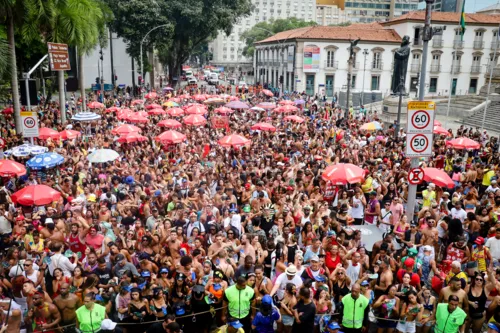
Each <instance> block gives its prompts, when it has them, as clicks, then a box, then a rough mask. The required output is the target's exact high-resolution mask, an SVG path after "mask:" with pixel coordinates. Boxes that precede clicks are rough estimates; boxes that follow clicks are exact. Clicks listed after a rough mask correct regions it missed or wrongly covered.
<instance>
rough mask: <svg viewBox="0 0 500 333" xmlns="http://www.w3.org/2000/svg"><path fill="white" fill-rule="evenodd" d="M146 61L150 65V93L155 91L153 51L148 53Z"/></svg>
mask: <svg viewBox="0 0 500 333" xmlns="http://www.w3.org/2000/svg"><path fill="white" fill-rule="evenodd" d="M148 61H149V64H150V65H151V72H149V85H150V86H151V88H150V89H151V91H153V90H154V89H155V55H154V50H153V51H151V52H148Z"/></svg>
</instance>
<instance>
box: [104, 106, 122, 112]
mask: <svg viewBox="0 0 500 333" xmlns="http://www.w3.org/2000/svg"><path fill="white" fill-rule="evenodd" d="M117 111H120V108H117V107H116V106H112V107H110V108H107V109H106V112H117Z"/></svg>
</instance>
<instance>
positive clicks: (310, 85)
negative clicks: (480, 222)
mask: <svg viewBox="0 0 500 333" xmlns="http://www.w3.org/2000/svg"><path fill="white" fill-rule="evenodd" d="M306 94H308V95H309V96H313V95H314V75H306Z"/></svg>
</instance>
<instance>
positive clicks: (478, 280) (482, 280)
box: [476, 279, 484, 281]
mask: <svg viewBox="0 0 500 333" xmlns="http://www.w3.org/2000/svg"><path fill="white" fill-rule="evenodd" d="M476 281H484V280H483V279H476Z"/></svg>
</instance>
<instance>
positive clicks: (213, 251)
mask: <svg viewBox="0 0 500 333" xmlns="http://www.w3.org/2000/svg"><path fill="white" fill-rule="evenodd" d="M226 246H228V245H227V244H225V243H223V242H222V235H221V234H217V235H216V236H215V242H214V243H213V244H212V245H210V247H209V248H208V257H209V258H213V257H215V256H217V254H219V252H220V251H222V250H223V249H224V248H225V247H226Z"/></svg>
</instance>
